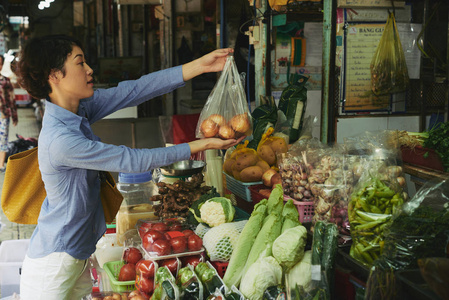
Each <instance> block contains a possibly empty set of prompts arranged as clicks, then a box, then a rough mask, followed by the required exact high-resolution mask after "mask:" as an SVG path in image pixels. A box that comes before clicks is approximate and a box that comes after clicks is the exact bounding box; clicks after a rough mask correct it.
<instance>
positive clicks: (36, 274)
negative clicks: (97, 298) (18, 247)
mask: <svg viewBox="0 0 449 300" xmlns="http://www.w3.org/2000/svg"><path fill="white" fill-rule="evenodd" d="M91 292H92V280H91V276H90V270H89V268H88V260H87V259H85V260H79V259H76V258H73V257H72V256H70V255H69V254H67V253H65V252H54V253H52V254H50V255H47V256H45V257H42V258H29V257H28V256H25V260H24V261H23V266H22V275H21V278H20V299H21V300H31V299H33V300H40V299H42V300H43V299H45V300H72V299H74V300H75V299H76V300H80V299H82V298H83V297H84V296H86V295H88V294H90V293H91Z"/></svg>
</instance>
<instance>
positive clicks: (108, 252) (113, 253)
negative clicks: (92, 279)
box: [95, 233, 124, 268]
mask: <svg viewBox="0 0 449 300" xmlns="http://www.w3.org/2000/svg"><path fill="white" fill-rule="evenodd" d="M123 251H124V247H123V246H119V245H118V244H117V235H116V234H115V233H113V234H105V235H104V236H103V237H102V238H101V239H100V240H99V241H98V242H97V249H96V250H95V257H96V258H97V261H98V265H99V266H100V268H103V264H104V263H105V262H109V261H117V260H121V259H122V255H123Z"/></svg>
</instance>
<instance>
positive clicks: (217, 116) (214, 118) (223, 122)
mask: <svg viewBox="0 0 449 300" xmlns="http://www.w3.org/2000/svg"><path fill="white" fill-rule="evenodd" d="M208 119H209V120H211V121H213V122H214V123H216V124H217V125H218V126H223V125H226V119H225V118H224V117H223V116H222V115H220V114H213V115H210V116H209V118H208Z"/></svg>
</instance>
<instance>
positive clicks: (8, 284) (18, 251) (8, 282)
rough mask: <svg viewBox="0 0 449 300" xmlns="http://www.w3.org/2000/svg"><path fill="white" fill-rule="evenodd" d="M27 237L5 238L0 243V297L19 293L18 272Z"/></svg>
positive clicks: (27, 241) (27, 242) (19, 271)
mask: <svg viewBox="0 0 449 300" xmlns="http://www.w3.org/2000/svg"><path fill="white" fill-rule="evenodd" d="M29 244H30V240H29V239H23V240H7V241H3V242H2V243H1V244H0V292H1V295H2V297H7V296H11V295H13V294H14V293H17V294H19V293H20V273H21V271H22V263H23V260H24V259H25V255H26V252H27V250H28V245H29Z"/></svg>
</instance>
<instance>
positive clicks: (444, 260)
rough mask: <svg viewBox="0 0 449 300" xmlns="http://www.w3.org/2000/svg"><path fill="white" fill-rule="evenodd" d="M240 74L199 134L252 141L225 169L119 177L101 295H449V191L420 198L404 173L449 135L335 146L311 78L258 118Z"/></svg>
mask: <svg viewBox="0 0 449 300" xmlns="http://www.w3.org/2000/svg"><path fill="white" fill-rule="evenodd" d="M233 68H234V65H233V59H232V57H231V58H228V62H227V65H226V66H225V69H224V71H223V73H222V75H221V77H220V79H219V80H218V82H217V87H218V88H215V89H214V91H213V92H212V93H211V96H210V97H209V100H208V103H206V105H205V107H204V108H203V111H202V113H201V115H200V117H199V120H198V124H197V132H196V134H197V137H198V138H202V137H220V138H223V139H227V138H233V137H234V136H238V135H243V134H244V135H246V136H250V135H251V138H248V139H246V140H245V141H244V142H242V143H241V144H239V145H237V146H235V147H232V148H230V149H228V150H227V151H226V153H225V154H224V155H223V157H218V158H219V160H220V163H219V164H218V165H217V164H215V162H216V160H217V157H216V156H208V155H206V159H205V161H195V160H187V161H182V162H179V163H175V164H173V165H170V166H165V167H162V168H161V169H160V170H156V171H155V172H153V174H152V175H149V174H147V176H146V177H145V176H144V178H145V180H143V181H128V180H129V179H127V175H126V174H122V175H121V176H119V184H118V186H119V190H121V192H122V193H123V195H124V198H125V199H124V202H123V204H122V208H121V209H120V211H119V214H118V215H117V224H116V225H117V228H116V231H117V232H116V233H115V234H114V235H113V236H112V237H110V236H105V237H104V240H102V241H100V244H99V246H98V249H97V252H96V253H95V255H94V260H93V261H94V269H95V271H96V274H100V275H99V276H97V278H99V282H98V291H97V292H94V293H93V297H94V298H95V299H106V300H107V299H118V298H119V297H122V299H278V298H279V297H286V298H287V299H355V298H360V299H361V298H366V299H397V298H398V297H399V298H403V297H407V295H410V294H408V293H409V292H408V288H409V287H410V285H412V286H413V283H411V281H412V280H415V281H416V280H421V282H422V283H425V284H426V285H425V287H424V286H423V285H421V288H420V292H422V293H423V294H425V295H426V296H425V297H428V298H429V299H439V298H441V299H444V298H445V297H447V287H445V286H444V285H442V284H440V282H441V281H443V282H444V281H445V280H446V279H447V278H446V277H447V274H448V272H447V270H448V269H447V268H448V259H449V258H448V249H447V245H448V233H449V202H448V199H449V182H448V181H447V180H446V179H445V177H441V178H440V180H430V181H428V182H426V183H425V184H424V185H423V186H422V187H421V188H420V189H419V191H418V192H417V193H415V194H414V195H413V196H410V195H409V192H408V188H407V182H406V179H405V170H406V167H407V166H405V165H404V162H403V151H404V148H407V147H409V148H410V147H414V146H415V147H416V146H418V144H419V145H421V147H424V146H429V145H430V144H431V143H433V142H435V139H434V138H433V136H434V135H439V133H438V130H444V128H445V125H444V124H443V125H441V126H440V127H439V128H440V129H438V128H435V129H433V131H432V132H431V133H429V134H428V135H426V137H425V138H424V139H417V140H416V141H415V143H413V144H412V143H411V142H410V141H411V140H413V136H414V134H413V133H411V132H403V131H398V130H380V131H368V132H364V133H363V134H361V135H356V136H353V137H351V138H347V139H346V140H345V141H344V143H342V144H338V143H335V144H332V145H329V144H324V143H322V142H321V141H320V140H318V139H316V138H313V137H312V135H311V134H310V132H311V125H310V118H308V117H304V109H305V103H306V94H305V93H304V92H305V90H304V89H305V87H304V83H305V82H306V81H307V79H304V80H302V81H298V83H297V84H295V85H294V86H293V87H291V88H290V89H287V90H286V91H285V92H284V93H283V95H282V96H281V100H280V103H279V105H277V106H274V105H273V106H271V109H272V110H268V109H264V110H263V111H262V110H261V108H259V110H255V111H254V112H252V114H250V113H249V111H248V107H247V106H246V102H244V97H243V96H241V97H240V96H239V95H241V91H242V87H241V85H239V84H241V83H240V81H239V80H233V79H235V78H237V77H238V74H233V73H232V69H233ZM224 78H225V79H226V80H225V79H224ZM214 93H218V95H219V97H218V96H217V95H216V94H214ZM236 95H237V96H236ZM209 102H210V103H209ZM217 103H218V104H217ZM227 105H229V106H227ZM295 109H296V111H295ZM298 109H299V110H298ZM292 110H293V111H292ZM262 112H263V113H262ZM274 115H275V116H276V117H277V118H276V119H275V122H267V119H268V118H269V117H272V116H274ZM249 116H251V117H249ZM416 143H418V144H416ZM436 144H437V143H436ZM432 145H433V144H432ZM432 147H435V148H437V146H432ZM411 149H413V148H411ZM437 151H438V152H439V153H441V151H439V150H437ZM217 172H218V173H219V178H217ZM443 173H444V172H443ZM135 175H136V176H137V175H138V174H135ZM151 176H153V177H151ZM205 178H209V180H208V182H209V184H206V181H205ZM212 179H213V180H212ZM133 180H135V179H133ZM220 180H221V182H222V185H223V187H224V191H223V193H222V194H220V193H219V192H217V187H218V186H219V185H220V184H218V181H220ZM149 182H151V183H150V184H148V183H149ZM130 184H131V185H130ZM108 239H109V240H108ZM117 246H119V247H118V248H117ZM112 251H114V253H113V254H114V255H113V256H110V253H111V252H112ZM105 257H107V258H106V259H105ZM411 276H412V277H411ZM419 276H421V277H419ZM114 297H115V298H114ZM425 297H424V296H422V298H421V299H423V298H425Z"/></svg>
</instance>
